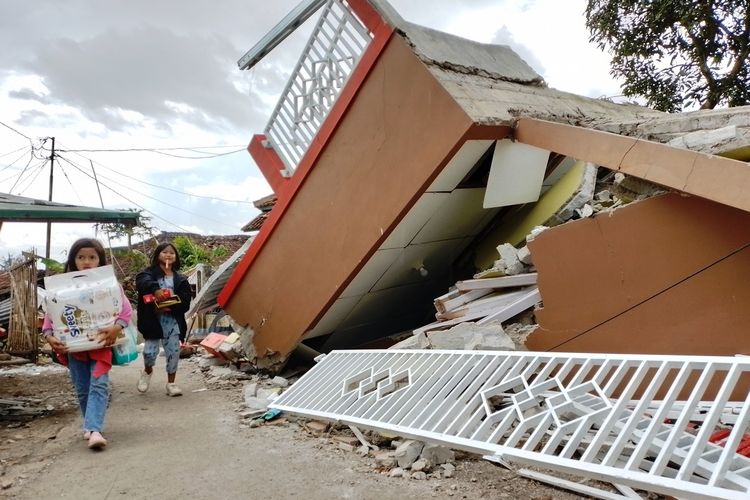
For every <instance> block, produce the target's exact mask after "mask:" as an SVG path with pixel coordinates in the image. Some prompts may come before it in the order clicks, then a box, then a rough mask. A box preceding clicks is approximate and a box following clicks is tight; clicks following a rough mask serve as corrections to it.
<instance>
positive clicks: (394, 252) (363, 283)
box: [339, 248, 403, 298]
mask: <svg viewBox="0 0 750 500" xmlns="http://www.w3.org/2000/svg"><path fill="white" fill-rule="evenodd" d="M402 250H403V249H402V248H390V249H381V250H378V251H377V252H375V253H374V254H373V255H372V257H370V260H368V261H367V264H365V267H363V268H362V270H360V271H359V273H358V274H357V276H356V277H355V278H354V279H353V280H352V282H351V283H349V286H347V287H346V290H344V291H343V293H342V294H341V295H340V296H339V297H341V298H345V297H352V296H355V295H362V294H363V293H367V292H368V291H370V288H372V285H374V284H375V283H376V282H377V281H378V280H379V279H380V278H381V276H383V274H385V272H386V270H387V269H388V268H389V267H390V266H391V264H392V263H393V261H394V260H396V259H397V258H398V256H399V255H400V254H401V251H402Z"/></svg>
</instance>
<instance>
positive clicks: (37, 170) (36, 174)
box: [18, 162, 46, 196]
mask: <svg viewBox="0 0 750 500" xmlns="http://www.w3.org/2000/svg"><path fill="white" fill-rule="evenodd" d="M45 163H46V162H42V163H40V164H39V165H37V166H36V167H35V172H34V169H32V170H31V171H29V175H28V177H27V179H28V178H30V177H31V174H32V172H34V177H33V178H32V179H31V181H30V182H29V183H28V184H27V185H26V187H25V188H23V189H21V188H20V187H19V188H18V196H21V195H23V193H24V192H26V190H27V189H29V188H30V187H31V186H32V185H33V184H34V181H36V179H37V177H39V174H40V173H41V172H42V171H43V170H44V165H45Z"/></svg>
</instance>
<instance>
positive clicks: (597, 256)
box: [527, 194, 750, 355]
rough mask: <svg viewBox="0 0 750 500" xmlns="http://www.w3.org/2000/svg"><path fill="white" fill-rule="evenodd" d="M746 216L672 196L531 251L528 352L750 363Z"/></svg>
mask: <svg viewBox="0 0 750 500" xmlns="http://www.w3.org/2000/svg"><path fill="white" fill-rule="evenodd" d="M748 228H750V213H747V212H744V211H741V210H737V209H734V208H730V207H727V206H725V205H720V204H718V203H714V202H711V201H707V200H704V199H701V198H697V197H685V196H680V195H677V194H669V195H664V196H659V197H656V198H651V199H649V200H645V201H642V202H639V203H634V204H632V205H630V206H627V207H625V208H622V209H620V210H617V211H615V212H614V213H613V214H612V215H611V216H610V215H607V214H604V215H600V216H597V217H595V218H593V219H584V220H580V221H575V222H572V223H568V224H565V225H563V226H559V227H557V228H553V229H550V230H547V231H545V232H543V233H542V234H540V235H539V236H537V237H536V238H535V239H534V241H533V242H530V243H529V249H530V250H531V252H532V256H533V259H534V263H535V265H536V266H537V269H538V271H539V287H540V291H541V294H542V299H543V305H544V307H543V309H541V310H539V311H537V321H538V323H539V324H540V327H541V328H540V329H539V330H538V331H537V332H536V333H534V334H533V335H531V336H530V337H529V339H528V342H527V346H528V347H529V349H532V350H541V351H548V350H554V351H566V352H615V353H652V354H661V353H663V354H696V355H733V354H737V353H740V354H750V331H749V330H748V325H750V279H749V278H750V248H749V247H748V245H750V232H748V230H747V229H748Z"/></svg>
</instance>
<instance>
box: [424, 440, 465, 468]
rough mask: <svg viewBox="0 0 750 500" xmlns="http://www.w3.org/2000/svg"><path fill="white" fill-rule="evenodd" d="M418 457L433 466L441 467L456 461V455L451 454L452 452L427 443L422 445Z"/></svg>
mask: <svg viewBox="0 0 750 500" xmlns="http://www.w3.org/2000/svg"><path fill="white" fill-rule="evenodd" d="M420 457H421V458H424V459H425V460H427V461H428V462H430V463H431V464H433V465H442V464H445V463H449V462H453V461H454V460H455V459H456V454H455V453H453V450H451V449H450V448H447V447H445V446H440V445H438V444H433V443H427V444H425V445H424V448H422V454H421V456H420Z"/></svg>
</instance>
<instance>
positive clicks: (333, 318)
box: [302, 295, 362, 340]
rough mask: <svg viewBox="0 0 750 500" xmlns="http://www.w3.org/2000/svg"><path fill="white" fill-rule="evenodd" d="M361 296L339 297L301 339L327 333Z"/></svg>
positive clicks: (344, 316) (335, 326)
mask: <svg viewBox="0 0 750 500" xmlns="http://www.w3.org/2000/svg"><path fill="white" fill-rule="evenodd" d="M361 298H362V296H361V295H358V296H356V297H346V298H340V299H338V300H337V301H336V302H334V303H333V305H332V306H331V307H330V308H329V309H328V311H326V313H325V315H324V316H323V317H322V318H321V319H320V321H318V324H317V325H315V327H314V328H313V329H312V330H309V331H308V332H307V333H305V335H304V336H303V337H302V340H306V339H312V338H315V337H320V336H321V335H327V334H329V333H331V332H332V331H334V330H336V328H337V327H338V326H339V325H340V324H341V322H342V321H344V319H345V318H346V316H347V315H348V314H349V313H350V312H351V311H352V309H354V307H355V306H356V305H357V302H359V301H360V299H361Z"/></svg>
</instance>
